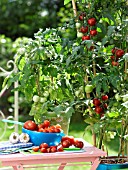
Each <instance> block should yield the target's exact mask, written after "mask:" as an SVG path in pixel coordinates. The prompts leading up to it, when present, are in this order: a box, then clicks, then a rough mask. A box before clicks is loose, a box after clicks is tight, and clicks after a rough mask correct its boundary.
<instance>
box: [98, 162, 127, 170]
mask: <svg viewBox="0 0 128 170" xmlns="http://www.w3.org/2000/svg"><path fill="white" fill-rule="evenodd" d="M114 169H115V170H117V169H125V170H128V162H127V163H123V164H100V165H99V166H98V168H97V169H96V170H114Z"/></svg>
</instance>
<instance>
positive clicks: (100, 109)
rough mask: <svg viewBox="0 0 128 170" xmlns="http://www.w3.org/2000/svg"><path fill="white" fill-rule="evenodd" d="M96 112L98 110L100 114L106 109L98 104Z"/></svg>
mask: <svg viewBox="0 0 128 170" xmlns="http://www.w3.org/2000/svg"><path fill="white" fill-rule="evenodd" d="M95 112H96V113H97V114H100V113H103V112H104V110H103V108H102V107H100V106H96V107H95Z"/></svg>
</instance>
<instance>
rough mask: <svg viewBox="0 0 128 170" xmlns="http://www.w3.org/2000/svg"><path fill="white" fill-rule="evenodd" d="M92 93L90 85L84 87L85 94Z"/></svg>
mask: <svg viewBox="0 0 128 170" xmlns="http://www.w3.org/2000/svg"><path fill="white" fill-rule="evenodd" d="M92 91H93V86H92V85H89V84H88V85H86V86H85V92H86V93H91V92H92Z"/></svg>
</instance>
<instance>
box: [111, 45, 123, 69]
mask: <svg viewBox="0 0 128 170" xmlns="http://www.w3.org/2000/svg"><path fill="white" fill-rule="evenodd" d="M111 52H112V54H113V55H112V56H111V57H110V58H111V63H112V65H113V66H118V65H119V62H118V60H119V59H120V58H121V57H122V56H123V55H124V50H122V49H119V48H116V47H115V48H113V49H112V51H111Z"/></svg>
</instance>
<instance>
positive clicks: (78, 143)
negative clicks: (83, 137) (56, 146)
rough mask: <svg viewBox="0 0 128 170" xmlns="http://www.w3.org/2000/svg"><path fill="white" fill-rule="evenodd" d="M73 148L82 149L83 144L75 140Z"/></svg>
mask: <svg viewBox="0 0 128 170" xmlns="http://www.w3.org/2000/svg"><path fill="white" fill-rule="evenodd" d="M74 146H75V147H77V148H81V149H82V148H83V146H84V143H83V142H82V141H79V140H76V141H75V144H74Z"/></svg>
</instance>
